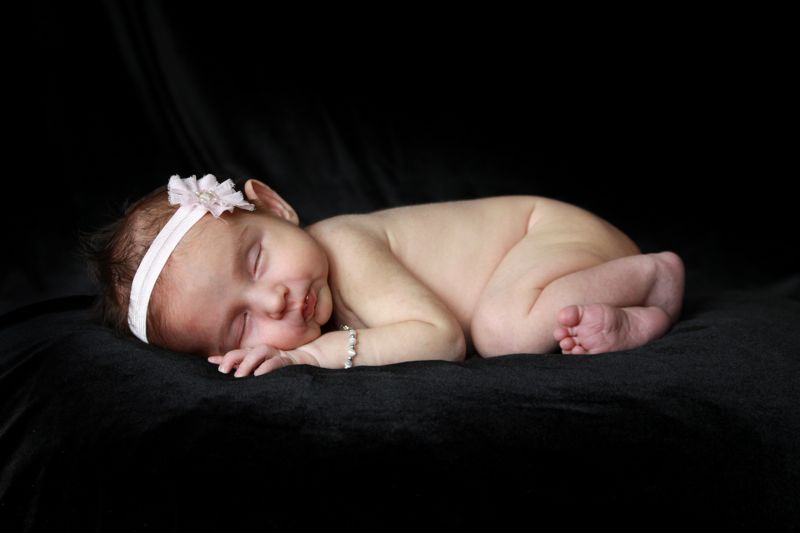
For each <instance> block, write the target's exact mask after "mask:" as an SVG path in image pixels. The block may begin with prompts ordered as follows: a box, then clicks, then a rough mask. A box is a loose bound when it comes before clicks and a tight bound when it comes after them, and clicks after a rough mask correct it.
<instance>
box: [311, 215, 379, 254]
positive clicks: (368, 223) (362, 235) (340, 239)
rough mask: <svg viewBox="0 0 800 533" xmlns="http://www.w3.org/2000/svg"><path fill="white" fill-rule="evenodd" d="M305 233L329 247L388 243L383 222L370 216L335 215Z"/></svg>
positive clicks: (312, 226) (314, 225)
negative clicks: (361, 243) (363, 242)
mask: <svg viewBox="0 0 800 533" xmlns="http://www.w3.org/2000/svg"><path fill="white" fill-rule="evenodd" d="M306 231H307V232H308V233H309V234H311V236H313V237H314V238H315V239H317V240H318V241H320V242H321V243H322V244H325V245H328V246H330V247H335V246H343V245H344V243H346V242H347V243H358V242H359V241H370V242H372V243H373V244H374V243H380V242H387V243H388V241H387V239H386V228H385V224H384V221H383V220H381V219H380V218H378V217H374V216H373V215H372V214H358V215H337V216H334V217H330V218H326V219H324V220H320V221H319V222H316V223H314V224H311V225H310V226H307V227H306Z"/></svg>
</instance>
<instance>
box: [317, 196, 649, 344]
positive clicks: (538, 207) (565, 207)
mask: <svg viewBox="0 0 800 533" xmlns="http://www.w3.org/2000/svg"><path fill="white" fill-rule="evenodd" d="M341 218H342V217H334V219H328V220H329V221H331V222H333V221H334V220H335V219H341ZM345 218H347V219H348V228H358V229H356V231H358V230H360V231H363V232H365V233H369V234H370V235H371V236H372V237H378V239H379V240H383V241H385V242H386V246H388V247H389V248H390V249H391V251H392V254H393V255H394V256H395V257H396V258H397V260H398V261H399V262H400V263H402V264H403V266H404V267H405V268H406V269H407V270H408V271H409V272H411V273H412V274H413V275H414V276H415V277H416V278H417V279H418V280H420V281H421V282H422V283H423V284H424V285H426V286H427V287H428V288H429V289H430V290H431V291H432V292H433V293H435V295H436V296H437V297H438V298H439V299H441V301H442V302H443V303H444V304H445V305H446V306H447V307H448V308H449V309H450V310H451V311H452V312H453V314H454V315H455V317H456V318H457V320H458V322H459V324H460V325H461V327H462V329H463V330H464V332H465V333H467V332H469V326H470V322H471V320H472V315H473V311H474V309H475V307H476V303H477V301H478V297H479V296H480V294H481V292H482V291H483V289H484V287H485V286H486V283H487V281H488V280H489V278H490V277H491V275H492V273H493V272H494V271H495V269H496V268H497V266H498V265H499V264H500V262H501V261H502V260H503V258H504V257H505V256H506V254H507V253H508V251H509V250H511V249H512V248H513V247H514V245H515V244H517V243H518V242H520V240H522V238H523V237H525V236H526V235H527V234H528V230H529V228H531V227H533V226H534V225H536V226H537V231H538V235H540V238H541V239H546V240H547V241H548V242H550V241H552V242H553V243H554V244H557V243H559V242H562V241H572V240H574V239H576V238H580V239H586V240H587V241H591V242H595V243H597V249H598V252H599V253H602V251H603V250H604V249H607V250H609V252H610V253H612V254H618V253H619V250H620V249H621V248H625V249H626V250H627V253H638V250H637V249H636V247H635V244H633V243H632V242H631V241H630V239H628V238H627V237H626V236H625V235H624V234H623V233H622V232H620V231H619V230H618V229H616V228H615V227H613V226H612V225H611V224H609V223H608V222H606V221H604V220H603V219H601V218H599V217H597V216H595V215H593V214H591V213H589V212H588V211H585V210H583V209H580V208H578V207H576V206H573V205H571V204H568V203H564V202H560V201H557V200H553V199H549V198H543V197H539V196H499V197H492V198H482V199H477V200H461V201H452V202H441V203H432V204H422V205H412V206H405V207H396V208H391V209H385V210H382V211H376V212H374V213H369V214H364V215H354V216H353V215H346V216H345ZM326 223H328V221H322V222H320V223H318V224H317V225H315V226H324V225H325V224H326ZM309 230H310V231H312V233H318V234H319V235H324V233H323V232H314V231H313V230H314V228H313V227H311V228H309ZM612 249H613V250H612ZM329 250H330V252H331V253H332V254H334V255H335V254H336V253H337V252H336V248H335V247H331V248H329ZM331 259H332V260H333V261H336V262H339V263H341V264H346V263H347V257H344V255H343V256H342V257H333V258H331ZM532 260H533V261H535V258H533V259H532ZM332 281H333V282H334V283H335V281H336V280H332ZM347 318H348V320H351V321H353V322H355V323H356V324H358V318H357V317H347Z"/></svg>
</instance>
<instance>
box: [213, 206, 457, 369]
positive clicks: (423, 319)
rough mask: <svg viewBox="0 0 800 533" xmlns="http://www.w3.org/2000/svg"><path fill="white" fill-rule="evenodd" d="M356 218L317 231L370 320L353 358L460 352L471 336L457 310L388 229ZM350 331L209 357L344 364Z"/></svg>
mask: <svg viewBox="0 0 800 533" xmlns="http://www.w3.org/2000/svg"><path fill="white" fill-rule="evenodd" d="M358 220H359V219H358V217H357V216H353V217H341V220H339V219H337V222H336V223H331V224H328V225H327V226H326V228H325V229H324V230H323V231H324V234H322V235H320V236H319V239H318V240H319V241H320V244H321V245H322V246H323V248H325V249H326V251H327V252H328V257H329V258H330V262H331V277H332V278H334V279H335V280H336V286H337V288H338V290H339V292H340V294H341V295H343V298H344V300H345V305H346V306H347V307H348V308H349V309H350V310H351V311H352V312H353V313H355V315H356V316H358V317H360V318H361V320H362V322H364V324H365V325H366V326H367V327H366V328H359V329H358V331H357V333H358V343H357V345H356V352H357V355H356V357H355V358H354V359H353V366H375V365H388V364H393V363H401V362H404V361H418V360H425V359H440V360H449V361H461V360H463V359H464V357H465V355H466V341H465V339H464V333H463V331H462V330H461V326H460V325H459V323H458V320H457V319H456V317H455V316H454V315H453V313H452V312H451V311H450V310H449V309H448V308H447V306H445V305H444V303H442V301H441V300H440V299H439V298H438V297H437V296H436V295H435V294H434V293H433V292H432V291H431V290H430V289H428V288H427V287H426V286H425V285H424V284H423V283H421V282H420V281H419V280H418V279H417V278H416V277H415V276H414V275H413V274H412V273H411V272H409V271H408V269H407V268H406V267H405V266H404V265H403V264H402V263H401V262H400V261H399V260H398V259H397V257H396V256H395V255H394V253H393V252H392V250H391V247H390V246H389V241H388V240H387V239H386V237H385V236H384V235H381V234H379V233H378V232H376V231H373V230H371V229H370V228H368V227H366V226H364V225H363V224H361V223H359V222H358ZM349 336H350V333H349V332H347V331H332V332H329V333H326V334H324V335H322V336H320V337H318V338H317V339H315V340H314V341H312V342H310V343H308V344H306V345H304V346H300V347H299V348H297V349H295V350H289V351H280V350H276V349H274V348H271V349H270V348H268V347H265V349H263V350H255V351H254V352H253V353H252V354H251V355H250V360H249V361H248V360H247V359H244V360H243V354H242V353H238V354H231V357H228V355H226V356H225V358H221V357H216V358H214V359H213V360H212V359H209V361H211V362H214V363H218V362H221V364H220V369H221V370H223V371H225V370H227V371H230V369H232V368H233V366H234V365H235V364H237V363H239V361H241V364H239V367H240V369H239V371H237V376H240V375H247V374H249V373H251V372H252V371H254V370H256V369H258V373H259V374H261V373H263V372H265V371H266V372H269V371H271V370H274V369H276V368H280V367H282V366H286V365H288V364H318V365H319V366H321V367H323V368H344V365H345V361H346V360H347V350H348V345H349ZM237 352H241V351H239V350H237Z"/></svg>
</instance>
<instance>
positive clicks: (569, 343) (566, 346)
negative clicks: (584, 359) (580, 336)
mask: <svg viewBox="0 0 800 533" xmlns="http://www.w3.org/2000/svg"><path fill="white" fill-rule="evenodd" d="M558 346H559V347H560V348H561V351H563V352H565V353H566V352H569V351H570V350H572V349H573V348H574V347H575V341H574V340H573V339H572V337H565V338H564V339H561V341H560V342H559V343H558Z"/></svg>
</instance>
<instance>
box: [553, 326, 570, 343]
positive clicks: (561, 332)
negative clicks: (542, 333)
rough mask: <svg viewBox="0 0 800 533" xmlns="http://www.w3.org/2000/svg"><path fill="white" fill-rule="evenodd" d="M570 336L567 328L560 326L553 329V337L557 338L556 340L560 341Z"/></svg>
mask: <svg viewBox="0 0 800 533" xmlns="http://www.w3.org/2000/svg"><path fill="white" fill-rule="evenodd" d="M569 336H570V333H569V330H568V329H567V328H562V327H558V328H556V329H554V330H553V338H554V339H555V340H556V342H560V341H562V340H564V339H566V338H567V337H569Z"/></svg>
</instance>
